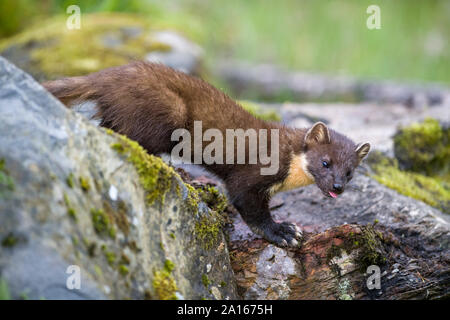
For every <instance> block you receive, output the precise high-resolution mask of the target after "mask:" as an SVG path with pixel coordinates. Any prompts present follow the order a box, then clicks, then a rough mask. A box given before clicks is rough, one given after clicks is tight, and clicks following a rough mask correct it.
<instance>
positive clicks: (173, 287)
mask: <svg viewBox="0 0 450 320" xmlns="http://www.w3.org/2000/svg"><path fill="white" fill-rule="evenodd" d="M153 287H154V288H155V290H156V294H157V295H158V298H159V299H160V300H177V296H176V295H175V292H176V291H177V290H178V288H177V284H176V282H175V279H174V278H173V276H172V274H171V272H169V271H167V270H166V269H165V268H164V269H163V270H161V271H156V272H155V274H154V276H153Z"/></svg>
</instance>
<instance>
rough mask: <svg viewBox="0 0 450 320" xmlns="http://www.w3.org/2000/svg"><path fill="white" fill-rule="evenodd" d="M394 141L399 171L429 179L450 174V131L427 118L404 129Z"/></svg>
mask: <svg viewBox="0 0 450 320" xmlns="http://www.w3.org/2000/svg"><path fill="white" fill-rule="evenodd" d="M393 139H394V152H395V157H396V158H397V159H398V163H399V167H400V168H402V169H404V170H411V171H414V172H418V173H422V174H425V175H429V176H433V175H441V176H445V175H448V174H449V173H450V161H449V158H450V127H445V126H444V125H443V124H441V123H439V121H438V120H436V119H432V118H428V119H425V120H424V121H423V122H421V123H413V124H412V125H410V126H407V127H403V128H401V129H400V130H399V131H398V132H397V133H396V134H395V135H394V137H393Z"/></svg>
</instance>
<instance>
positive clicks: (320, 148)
mask: <svg viewBox="0 0 450 320" xmlns="http://www.w3.org/2000/svg"><path fill="white" fill-rule="evenodd" d="M43 86H44V87H45V88H46V89H47V90H48V91H49V92H50V93H52V94H53V95H54V96H55V97H56V98H58V99H59V100H60V101H61V102H63V103H64V104H65V105H66V106H73V105H75V104H79V103H81V102H85V101H92V102H95V104H96V114H95V115H94V118H96V119H98V120H99V121H100V125H101V126H103V127H106V128H110V129H112V130H114V131H116V132H118V133H121V134H124V135H126V136H128V137H129V138H130V139H133V140H135V141H137V142H139V143H140V144H141V145H142V146H143V147H144V148H145V149H146V150H147V151H148V152H149V153H151V154H161V153H171V150H172V149H173V148H174V147H175V146H176V144H177V142H176V141H172V139H171V137H172V133H173V132H174V131H175V130H176V129H180V128H182V129H185V130H188V132H190V133H191V134H194V132H193V131H194V123H195V122H196V121H201V124H202V130H203V132H205V131H206V130H208V129H217V130H219V131H220V132H222V133H224V135H225V131H226V130H227V129H243V130H247V129H254V130H261V129H267V130H273V129H276V130H278V137H277V141H274V138H273V137H272V136H271V135H270V134H268V135H267V136H268V139H267V141H268V147H267V150H272V149H271V146H273V143H278V150H277V151H278V162H279V163H278V170H277V171H276V172H275V173H274V174H270V175H264V174H261V170H260V169H261V168H262V167H265V166H267V163H264V164H263V163H262V161H261V159H260V158H259V157H258V159H257V163H249V162H246V163H234V164H230V163H226V164H221V163H210V164H206V163H203V166H204V167H205V168H206V169H207V170H208V171H210V172H212V173H213V174H215V175H216V176H218V177H219V178H221V179H222V180H223V181H224V183H225V185H226V187H227V191H228V194H229V200H230V201H231V202H232V204H233V205H234V206H235V207H236V209H237V210H238V211H239V213H240V214H241V216H242V218H243V219H244V221H245V222H246V223H247V225H248V226H249V227H250V229H251V230H252V231H253V232H255V233H256V234H259V235H260V236H262V237H263V238H265V239H266V240H268V241H269V242H272V243H274V244H276V245H278V246H297V245H298V243H299V242H298V240H301V238H302V233H301V230H300V229H299V228H298V227H297V226H296V225H294V224H291V223H287V222H282V223H277V222H275V221H274V220H273V219H272V217H271V215H270V211H269V200H270V198H271V197H272V196H273V195H274V194H275V193H277V192H279V191H286V190H290V189H293V188H298V187H302V186H306V185H309V184H312V183H316V185H317V186H318V187H319V189H320V190H321V191H322V192H323V194H324V195H325V196H327V197H333V198H336V197H337V196H338V195H339V194H341V193H342V192H343V191H344V189H345V186H346V184H347V183H348V182H349V181H350V180H351V179H352V176H353V172H354V171H355V168H356V167H357V166H358V165H359V163H360V161H361V160H362V159H363V158H364V157H365V156H366V155H367V154H368V152H369V149H370V145H369V143H361V144H358V145H356V144H355V143H354V142H353V141H351V140H350V139H349V138H347V137H345V136H344V135H342V134H339V133H337V132H336V131H334V130H331V129H329V128H327V126H326V125H325V124H324V123H322V122H318V123H316V124H314V125H313V126H312V127H311V128H309V129H296V128H288V127H286V126H284V125H282V124H279V123H273V122H267V121H263V120H261V119H258V118H256V117H254V116H253V115H252V114H250V113H249V112H247V111H246V110H244V109H243V108H242V107H241V106H240V105H239V104H238V103H236V102H235V101H233V100H232V99H231V98H229V97H228V96H227V95H226V94H224V93H223V92H222V91H220V90H218V89H216V88H214V87H213V86H212V85H210V84H208V83H207V82H205V81H203V80H201V79H199V78H196V77H192V76H189V75H187V74H184V73H182V72H178V71H175V70H173V69H171V68H169V67H166V66H163V65H160V64H154V63H147V62H133V63H131V64H128V65H125V66H120V67H114V68H109V69H105V70H102V71H100V72H97V73H93V74H90V75H87V76H81V77H71V78H65V79H61V80H56V81H50V82H46V83H44V84H43ZM206 144H207V143H206V142H205V141H203V142H202V147H205V145H206ZM188 145H189V146H190V147H191V148H192V152H193V153H194V152H195V150H194V145H192V144H188ZM241 151H242V150H241ZM245 152H246V153H249V147H248V145H247V144H246V146H245ZM271 152H273V151H271Z"/></svg>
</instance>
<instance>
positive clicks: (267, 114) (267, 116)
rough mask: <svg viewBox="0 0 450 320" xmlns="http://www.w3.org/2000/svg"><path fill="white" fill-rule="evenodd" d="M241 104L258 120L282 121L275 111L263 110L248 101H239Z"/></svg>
mask: <svg viewBox="0 0 450 320" xmlns="http://www.w3.org/2000/svg"><path fill="white" fill-rule="evenodd" d="M239 104H240V105H241V106H242V108H244V109H245V110H247V111H248V112H250V113H251V114H252V115H254V116H255V117H256V118H259V119H262V120H266V121H281V117H280V115H279V114H278V113H277V112H276V111H275V110H274V109H267V108H263V107H261V105H259V104H257V103H254V102H250V101H246V100H241V101H239Z"/></svg>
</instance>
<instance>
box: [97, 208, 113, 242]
mask: <svg viewBox="0 0 450 320" xmlns="http://www.w3.org/2000/svg"><path fill="white" fill-rule="evenodd" d="M91 218H92V223H93V225H94V229H95V232H97V233H98V234H100V235H105V234H106V235H108V236H109V237H111V238H113V239H114V238H115V237H116V229H115V228H114V226H113V225H112V224H111V219H110V218H109V217H108V215H107V214H105V212H104V211H103V210H102V209H91Z"/></svg>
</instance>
